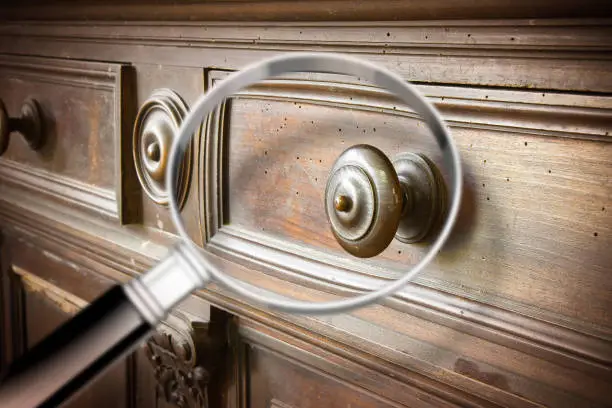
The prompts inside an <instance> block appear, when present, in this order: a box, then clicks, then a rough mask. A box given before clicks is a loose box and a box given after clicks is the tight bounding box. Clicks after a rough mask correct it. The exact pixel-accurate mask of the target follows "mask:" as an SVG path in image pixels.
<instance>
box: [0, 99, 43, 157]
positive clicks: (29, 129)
mask: <svg viewBox="0 0 612 408" xmlns="http://www.w3.org/2000/svg"><path fill="white" fill-rule="evenodd" d="M13 132H18V133H21V135H22V136H23V138H24V139H25V140H26V142H28V145H29V146H30V148H31V149H32V150H38V149H40V148H41V147H42V145H43V141H44V139H43V136H44V135H43V120H42V114H41V110H40V107H39V106H38V103H37V102H36V101H35V100H34V99H27V100H26V101H25V102H24V103H23V105H22V106H21V115H20V116H19V117H17V118H10V117H9V116H8V113H7V112H6V108H5V106H4V103H3V102H2V101H1V100H0V155H3V154H4V152H6V149H8V145H9V138H10V135H11V133H13Z"/></svg>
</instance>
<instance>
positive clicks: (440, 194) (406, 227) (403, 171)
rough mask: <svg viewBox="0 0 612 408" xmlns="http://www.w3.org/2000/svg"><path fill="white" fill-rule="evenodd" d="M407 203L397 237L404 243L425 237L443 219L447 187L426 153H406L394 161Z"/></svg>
mask: <svg viewBox="0 0 612 408" xmlns="http://www.w3.org/2000/svg"><path fill="white" fill-rule="evenodd" d="M393 166H394V167H395V171H396V172H397V176H398V178H399V180H400V185H401V186H402V189H403V190H404V192H406V193H407V195H408V196H409V197H407V205H406V206H405V208H404V213H403V214H402V217H401V219H400V222H399V226H398V228H397V232H396V234H395V238H396V239H397V240H399V241H401V242H403V243H407V244H409V243H415V242H420V241H423V240H425V239H426V238H427V237H428V236H429V235H430V233H432V232H433V231H434V230H435V229H436V227H437V226H438V225H439V223H440V221H441V220H442V219H443V216H444V212H445V210H446V206H447V204H446V200H447V199H446V186H445V184H444V179H443V178H442V175H441V174H440V173H439V171H438V169H437V168H436V166H435V165H434V164H433V163H432V162H431V161H430V160H429V159H428V158H427V157H425V156H424V155H421V154H415V153H402V154H401V155H400V156H398V157H397V158H396V159H395V161H394V162H393Z"/></svg>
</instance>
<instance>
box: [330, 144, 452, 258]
mask: <svg viewBox="0 0 612 408" xmlns="http://www.w3.org/2000/svg"><path fill="white" fill-rule="evenodd" d="M325 200H326V203H325V211H326V214H327V218H328V220H329V222H330V224H331V229H332V232H333V234H334V236H335V237H336V240H337V241H338V242H339V243H340V245H341V246H342V247H343V248H344V249H345V250H346V251H348V252H349V253H351V254H352V255H355V256H357V257H360V258H369V257H372V256H375V255H378V254H379V253H381V252H382V251H383V250H384V249H385V248H386V247H387V246H388V245H389V244H390V243H391V241H392V240H393V238H394V237H395V238H396V239H398V240H399V241H401V242H404V243H414V242H419V241H422V240H423V239H424V238H426V237H427V236H428V235H429V234H430V232H432V230H433V229H434V228H435V227H436V226H437V224H439V221H440V220H441V219H442V217H443V215H444V211H445V209H446V187H445V185H444V181H443V179H442V177H441V175H440V174H439V172H438V169H437V168H436V167H435V165H434V164H433V163H432V162H431V161H430V160H429V159H427V157H425V156H423V155H420V154H415V153H403V154H401V155H399V156H398V157H397V158H396V160H395V161H394V162H393V163H392V162H391V161H390V160H389V159H388V158H387V156H385V154H384V153H383V152H381V151H380V150H379V149H377V148H376V147H374V146H370V145H365V144H363V145H356V146H352V147H350V148H349V149H347V150H346V151H344V152H343V153H342V154H341V155H340V157H339V158H338V159H337V160H336V162H335V163H334V165H333V167H332V170H331V172H330V177H329V180H328V182H327V187H326V189H325Z"/></svg>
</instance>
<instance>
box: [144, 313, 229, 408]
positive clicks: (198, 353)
mask: <svg viewBox="0 0 612 408" xmlns="http://www.w3.org/2000/svg"><path fill="white" fill-rule="evenodd" d="M179 313H180V312H177V313H176V314H175V315H171V316H169V318H168V319H167V320H166V322H164V323H162V324H161V325H160V326H159V327H158V329H157V331H156V333H155V334H154V335H153V336H151V338H150V339H149V340H148V341H147V344H146V346H145V347H144V348H145V353H146V355H147V358H148V359H149V361H150V362H151V364H152V365H153V369H154V375H155V379H156V380H157V395H158V397H161V398H163V399H165V400H166V401H167V402H169V403H171V404H173V405H175V406H177V407H181V408H183V407H186V408H192V407H193V408H196V407H198V408H199V407H208V406H209V403H208V384H209V382H210V379H211V375H213V374H214V373H215V369H216V367H217V365H218V362H219V361H222V357H223V352H224V350H225V345H226V341H225V336H224V333H225V322H223V321H222V322H215V321H213V320H211V321H210V322H194V321H190V319H188V318H187V317H186V316H184V315H183V314H179ZM219 323H220V324H219Z"/></svg>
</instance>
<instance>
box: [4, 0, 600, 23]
mask: <svg viewBox="0 0 612 408" xmlns="http://www.w3.org/2000/svg"><path fill="white" fill-rule="evenodd" d="M607 6H608V3H607V2H606V1H605V0H587V1H583V2H580V3H576V2H573V1H571V0H570V1H567V0H561V1H554V0H536V1H530V0H514V1H509V0H504V1H498V0H477V1H470V2H467V3H464V2H456V1H452V0H434V1H429V2H427V3H422V2H419V1H403V0H389V1H385V2H384V7H381V5H380V3H379V2H377V1H361V2H354V1H347V0H316V1H304V2H302V1H283V0H276V1H270V0H265V1H227V0H226V1H207V2H201V3H198V4H194V2H176V1H174V0H162V1H160V0H158V1H151V0H147V1H138V2H136V3H134V4H129V5H126V4H123V3H118V2H116V1H99V0H98V1H92V0H90V1H87V2H84V4H83V3H80V4H79V5H75V4H73V2H68V1H54V2H48V1H47V2H45V1H41V0H30V1H22V2H20V4H19V6H13V7H7V6H5V7H3V8H2V9H1V12H0V15H2V16H3V19H6V20H12V19H40V20H51V19H61V20H73V19H78V20H81V19H105V20H199V21H215V20H219V21H246V20H251V21H253V20H255V21H312V20H321V21H354V20H369V21H375V20H389V21H393V20H424V19H459V18H563V17H597V16H602V15H610V14H611V11H610V8H609V7H607Z"/></svg>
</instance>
